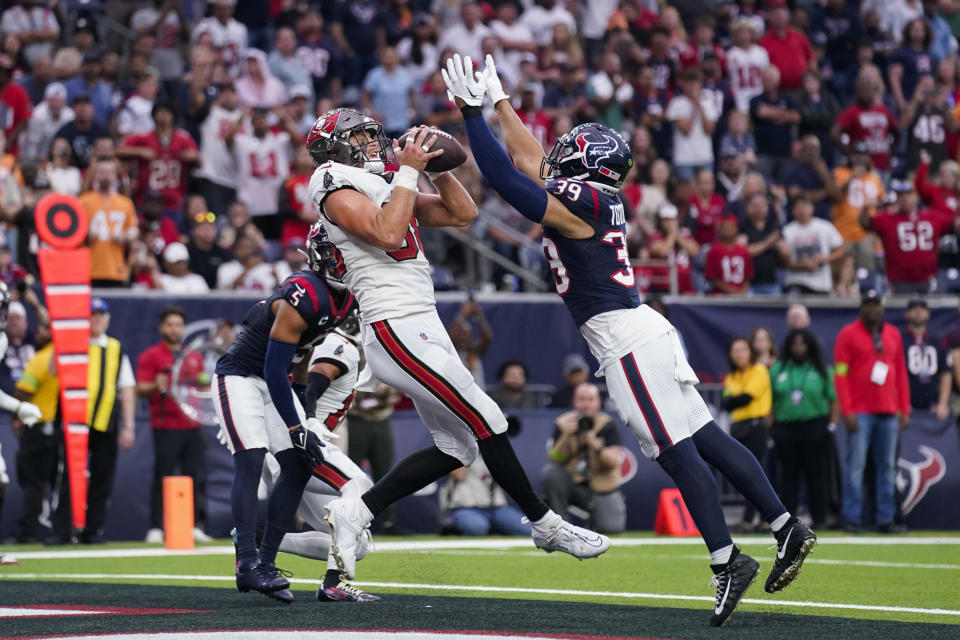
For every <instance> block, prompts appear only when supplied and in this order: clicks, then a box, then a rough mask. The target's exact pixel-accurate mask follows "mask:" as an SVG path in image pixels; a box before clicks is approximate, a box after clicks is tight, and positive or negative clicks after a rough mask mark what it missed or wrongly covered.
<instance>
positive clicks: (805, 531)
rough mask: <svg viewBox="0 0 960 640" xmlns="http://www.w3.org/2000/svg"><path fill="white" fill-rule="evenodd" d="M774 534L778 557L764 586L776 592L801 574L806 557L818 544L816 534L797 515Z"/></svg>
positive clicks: (769, 591) (766, 589) (770, 591)
mask: <svg viewBox="0 0 960 640" xmlns="http://www.w3.org/2000/svg"><path fill="white" fill-rule="evenodd" d="M773 535H774V536H775V537H776V538H777V557H776V559H775V560H774V562H773V569H771V570H770V575H769V576H767V583H766V584H765V585H764V587H763V589H764V591H766V592H767V593H776V592H777V591H780V590H781V589H783V588H785V587H788V586H790V583H791V582H793V581H794V580H795V579H796V578H797V576H798V575H800V569H801V567H803V561H804V559H806V557H807V556H808V555H810V553H811V552H812V551H813V548H814V547H815V546H817V536H816V534H814V533H813V531H811V530H810V527H808V526H807V525H805V524H803V523H802V522H800V520H798V519H797V518H796V517H792V518H790V520H789V521H787V524H786V525H784V527H783V528H782V529H780V531H778V532H776V533H775V534H773Z"/></svg>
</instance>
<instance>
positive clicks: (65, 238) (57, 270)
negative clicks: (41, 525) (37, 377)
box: [34, 193, 90, 529]
mask: <svg viewBox="0 0 960 640" xmlns="http://www.w3.org/2000/svg"><path fill="white" fill-rule="evenodd" d="M34 222H35V224H36V227H37V235H38V236H39V237H40V243H41V248H40V250H39V251H38V252H37V258H38V261H39V264H40V278H41V280H42V282H43V292H44V296H45V297H46V302H47V309H48V310H49V312H50V325H51V326H50V329H51V332H52V334H53V350H54V354H55V355H56V363H57V374H58V376H59V378H60V413H61V415H62V416H63V436H64V439H65V441H66V451H67V471H68V473H69V477H70V506H71V512H72V515H73V526H74V527H76V528H77V529H80V528H82V527H83V526H84V524H85V523H86V512H87V438H88V434H89V428H88V426H87V361H88V354H89V351H90V250H89V249H87V248H86V247H84V246H83V244H84V242H86V239H87V228H88V225H89V221H88V220H87V214H86V212H85V211H84V210H83V207H82V206H81V205H80V202H79V201H78V200H77V199H76V198H74V197H73V196H67V195H63V194H59V193H50V194H47V195H45V196H44V197H42V198H40V201H39V202H38V203H37V206H36V208H35V209H34Z"/></svg>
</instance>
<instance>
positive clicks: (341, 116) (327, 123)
mask: <svg viewBox="0 0 960 640" xmlns="http://www.w3.org/2000/svg"><path fill="white" fill-rule="evenodd" d="M371 143H376V144H377V145H378V151H377V157H375V158H371V157H369V156H368V155H367V152H368V149H369V146H370V144H371ZM306 146H307V151H309V152H310V156H311V157H312V158H313V161H314V162H315V163H316V164H317V166H320V165H321V164H324V163H325V162H339V163H341V164H347V165H352V166H363V165H364V164H366V163H368V162H378V163H380V162H382V163H383V164H384V165H386V164H389V163H390V160H391V148H390V142H389V141H388V140H387V137H386V136H385V135H384V134H383V125H382V124H380V123H379V122H377V121H376V120H374V119H373V118H371V117H370V116H368V115H366V114H364V113H361V112H360V111H357V110H356V109H346V108H342V109H334V110H332V111H327V112H326V113H325V114H323V115H322V116H320V117H319V118H317V121H316V122H315V123H314V125H313V128H312V129H310V133H309V134H307V145H306Z"/></svg>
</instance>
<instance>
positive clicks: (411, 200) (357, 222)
mask: <svg viewBox="0 0 960 640" xmlns="http://www.w3.org/2000/svg"><path fill="white" fill-rule="evenodd" d="M428 136H429V138H428ZM436 141H437V136H436V134H430V130H429V129H427V128H426V127H424V128H423V129H422V130H421V131H420V134H419V135H417V139H416V140H414V141H412V142H408V144H406V145H404V147H403V149H400V148H399V147H398V146H397V141H396V140H394V141H393V151H394V153H395V154H396V156H397V161H398V162H399V163H400V169H399V171H397V173H396V176H395V177H394V179H393V190H392V191H391V195H390V202H388V203H386V204H385V205H383V206H382V207H379V206H377V205H376V203H374V202H373V200H371V199H370V198H368V197H367V196H365V195H363V194H362V193H360V192H359V191H355V190H353V189H339V190H337V191H334V192H333V193H331V194H330V195H329V196H327V199H326V201H325V202H324V205H323V211H324V213H325V214H326V216H327V217H328V218H330V220H332V221H333V222H334V223H335V224H337V225H339V226H340V228H342V229H343V230H344V231H346V232H347V233H349V234H350V235H351V236H353V237H355V238H357V239H358V240H362V241H363V242H366V243H367V244H372V245H373V246H375V247H379V248H381V249H385V250H387V251H394V250H396V249H400V248H401V247H402V246H403V240H404V238H405V237H406V235H407V229H408V227H409V225H410V218H411V217H412V216H413V211H414V206H415V204H416V197H417V179H418V178H419V176H420V172H421V171H423V169H424V167H426V166H427V162H428V161H429V160H430V159H431V158H435V157H437V156H439V155H440V154H441V153H443V149H436V150H434V151H430V150H429V149H430V148H431V147H432V146H433V143H435V142H436ZM424 147H426V149H425V148H424Z"/></svg>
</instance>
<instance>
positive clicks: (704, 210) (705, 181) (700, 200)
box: [690, 169, 727, 244]
mask: <svg viewBox="0 0 960 640" xmlns="http://www.w3.org/2000/svg"><path fill="white" fill-rule="evenodd" d="M715 188H716V181H715V180H714V179H713V172H712V171H710V169H701V170H700V171H698V172H697V175H696V177H695V178H694V180H693V195H691V196H690V216H691V217H692V218H693V219H694V220H695V221H696V222H695V226H694V229H693V237H694V238H696V240H697V242H699V243H700V244H709V243H711V242H713V241H714V240H715V239H716V237H717V223H718V222H720V218H721V217H722V216H723V212H724V210H725V209H726V208H727V203H726V201H724V199H723V196H721V195H720V194H719V193H717V192H716V191H715V190H714V189H715Z"/></svg>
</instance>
